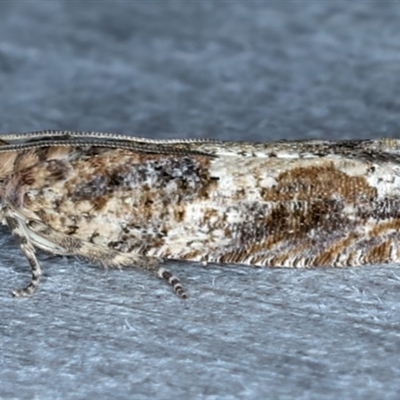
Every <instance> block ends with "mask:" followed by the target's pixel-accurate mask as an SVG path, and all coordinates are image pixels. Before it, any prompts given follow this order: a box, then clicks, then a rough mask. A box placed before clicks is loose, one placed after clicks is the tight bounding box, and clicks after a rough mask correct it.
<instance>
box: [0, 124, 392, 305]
mask: <svg viewBox="0 0 400 400" xmlns="http://www.w3.org/2000/svg"><path fill="white" fill-rule="evenodd" d="M0 196H1V201H2V202H1V211H0V213H1V215H0V217H1V219H2V222H3V223H4V224H6V225H8V227H9V228H10V230H11V232H12V233H13V234H14V235H15V236H17V237H18V238H19V239H20V242H21V249H22V251H23V253H24V254H25V256H26V257H27V259H28V261H29V263H30V266H31V270H32V279H31V282H30V283H29V285H28V286H26V287H25V288H24V289H22V290H17V291H14V292H13V294H14V295H15V296H26V295H29V294H31V293H32V292H33V291H34V290H35V288H36V287H37V285H38V283H39V279H40V275H41V270H40V265H39V263H38V261H37V259H36V256H35V248H40V249H43V250H45V251H48V252H51V253H53V254H60V255H77V256H82V257H85V258H87V259H90V260H94V261H97V262H99V263H101V264H103V265H105V266H119V267H122V266H136V267H138V268H142V269H144V270H147V271H150V272H153V273H155V274H156V275H158V276H159V277H161V278H163V279H165V280H167V281H168V282H169V284H170V285H172V287H173V289H174V291H175V292H176V294H177V295H178V296H180V297H182V298H186V297H187V295H186V292H185V291H184V289H183V288H182V285H181V284H180V281H179V279H178V278H177V277H175V276H174V275H172V274H171V273H170V272H169V271H167V270H166V269H165V268H163V267H161V266H160V263H161V261H162V260H165V259H178V260H190V261H201V262H216V263H230V264H235V263H239V264H249V265H256V266H278V267H317V266H347V265H362V264H371V263H389V262H399V261H400V245H399V243H400V233H399V232H400V229H399V228H400V140H397V139H377V140H363V141H361V140H357V141H322V140H308V141H292V142H287V141H280V142H272V143H248V142H222V141H212V140H151V139H143V138H135V137H130V136H122V135H113V134H103V133H95V132H90V133H79V132H68V131H43V132H34V133H29V134H10V135H3V136H1V137H0Z"/></svg>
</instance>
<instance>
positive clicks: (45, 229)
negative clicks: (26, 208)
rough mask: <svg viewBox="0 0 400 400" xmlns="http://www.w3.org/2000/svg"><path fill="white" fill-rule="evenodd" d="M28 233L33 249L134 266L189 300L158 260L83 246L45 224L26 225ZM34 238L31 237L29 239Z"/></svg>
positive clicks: (38, 222) (87, 244)
mask: <svg viewBox="0 0 400 400" xmlns="http://www.w3.org/2000/svg"><path fill="white" fill-rule="evenodd" d="M28 229H29V230H30V231H32V232H35V233H36V234H38V235H39V236H36V237H35V239H34V242H35V245H36V246H37V247H40V248H42V249H43V250H47V251H51V252H53V253H55V254H57V253H58V254H61V253H60V252H59V251H57V250H55V248H54V250H52V249H51V247H49V246H48V245H47V244H46V243H45V241H46V242H47V243H49V242H51V243H52V244H53V245H56V246H58V247H59V248H62V249H63V251H62V254H65V255H67V254H68V255H75V256H80V257H83V258H86V259H89V260H93V261H96V262H100V263H101V264H103V265H105V266H109V267H123V266H135V267H137V268H139V269H142V270H145V271H148V272H151V273H153V274H155V275H156V276H158V277H159V278H161V279H164V280H166V281H167V282H168V283H169V284H170V285H171V286H172V289H173V290H174V292H175V294H176V295H177V296H179V297H181V298H182V299H186V298H187V297H188V296H187V294H186V292H185V290H184V289H183V287H182V285H181V283H180V280H179V278H178V277H176V276H175V275H173V274H172V273H171V272H169V271H168V270H167V269H165V268H163V267H160V262H161V260H160V259H159V258H157V257H147V256H143V255H140V254H132V253H123V252H120V251H117V250H113V249H109V248H104V247H102V246H98V245H96V244H94V243H90V242H86V241H84V240H81V239H79V238H76V237H74V236H73V235H67V234H65V233H61V232H57V231H54V230H52V229H51V228H50V227H49V226H47V225H46V224H43V223H42V222H40V221H29V222H28ZM32 238H33V236H32Z"/></svg>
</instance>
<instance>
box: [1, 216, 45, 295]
mask: <svg viewBox="0 0 400 400" xmlns="http://www.w3.org/2000/svg"><path fill="white" fill-rule="evenodd" d="M6 221H7V225H8V226H9V228H10V230H11V233H12V234H13V235H14V236H16V237H17V238H18V239H19V242H20V247H21V250H22V252H23V253H24V255H25V257H26V258H27V259H28V261H29V265H30V266H31V273H32V278H31V281H30V282H29V284H28V285H27V286H25V287H24V288H23V289H18V290H13V291H12V292H11V293H12V295H13V296H15V297H25V296H29V295H31V294H32V293H33V292H34V291H35V289H36V288H37V287H38V285H39V282H40V276H41V275H42V270H41V268H40V264H39V262H38V260H37V258H36V255H35V248H34V246H33V244H32V243H31V242H30V240H29V239H28V238H27V236H26V235H24V231H23V229H22V227H21V225H20V223H19V222H18V221H17V220H16V219H14V218H12V217H7V218H6Z"/></svg>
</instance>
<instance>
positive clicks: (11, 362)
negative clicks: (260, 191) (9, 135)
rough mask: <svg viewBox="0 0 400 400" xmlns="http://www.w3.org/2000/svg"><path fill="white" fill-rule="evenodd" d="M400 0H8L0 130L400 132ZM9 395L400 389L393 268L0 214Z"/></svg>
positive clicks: (2, 338) (312, 395)
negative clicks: (92, 238)
mask: <svg viewBox="0 0 400 400" xmlns="http://www.w3.org/2000/svg"><path fill="white" fill-rule="evenodd" d="M399 21H400V6H399V4H398V3H396V2H382V1H368V2H366V1H363V2H358V3H353V2H351V3H350V2H337V1H326V2H313V1H301V2H296V3H292V2H239V1H231V2H229V1H226V2H225V1H224V2H209V1H203V2H199V1H193V2H192V1H190V2H169V1H162V2H157V1H150V2H149V1H148V2H139V1H131V2H128V1H127V2H119V1H112V2H111V1H110V2H108V1H88V2H75V1H64V2H63V1H56V0H53V1H29V2H26V1H23V2H22V1H21V2H19V1H14V2H4V1H2V2H0V89H1V96H0V109H1V118H0V131H1V132H12V131H13V132H21V131H31V130H40V129H45V128H55V129H76V130H99V131H115V132H121V133H128V134H135V135H141V136H148V137H157V138H162V137H164V138H170V137H181V138H183V137H215V138H220V139H254V140H272V139H281V138H306V137H322V138H330V139H338V138H350V137H354V138H366V137H374V136H397V137H400V118H399V110H400V98H399V91H400V23H399ZM0 248H1V257H0V274H1V275H0V276H1V280H0V304H1V305H0V345H1V351H0V398H1V399H14V398H15V399H33V398H35V399H41V400H43V399H44V400H46V399H88V398H97V399H109V398H115V399H133V398H134V399H147V398H152V399H189V398H191V399H236V398H240V399H261V398H274V399H277V398H279V399H292V398H297V399H337V398H340V399H397V398H399V395H400V332H399V329H400V316H399V315H400V313H399V310H400V304H399V303H400V267H399V266H396V265H393V266H369V267H365V268H358V269H329V268H328V269H320V270H307V271H300V270H282V269H252V268H245V267H240V268H238V267H233V266H231V267H229V266H228V267H222V266H213V265H210V266H208V267H204V266H199V265H196V264H188V263H179V264H178V263H174V264H172V263H170V264H169V265H168V266H169V268H170V269H171V270H173V271H174V272H176V273H177V274H178V275H179V276H180V277H181V279H182V280H183V282H184V283H185V286H186V287H187V290H188V292H189V294H190V299H189V300H188V301H186V302H184V301H181V300H179V299H178V298H176V297H175V296H173V295H172V293H171V292H170V289H169V287H168V286H167V285H164V284H163V283H162V282H161V281H159V280H157V279H155V278H153V277H152V276H148V275H146V274H145V273H142V272H139V271H136V270H134V269H129V270H125V271H119V270H110V271H107V272H106V271H104V270H102V269H100V268H98V267H95V266H88V265H87V264H85V263H83V262H80V261H77V260H74V259H65V258H59V257H52V256H49V255H47V254H41V256H40V259H41V261H42V266H43V269H44V272H45V276H44V279H43V282H42V285H41V286H40V289H39V291H38V292H37V293H36V294H35V295H34V296H33V297H32V298H29V299H13V298H11V297H10V290H11V289H12V288H18V287H21V286H23V284H24V283H26V282H27V280H28V279H29V272H28V267H27V263H26V261H25V259H24V258H23V256H22V254H21V253H20V252H19V250H18V247H17V246H16V244H15V243H14V240H13V239H12V238H11V237H10V235H9V234H8V232H7V230H6V229H4V228H3V229H1V230H0Z"/></svg>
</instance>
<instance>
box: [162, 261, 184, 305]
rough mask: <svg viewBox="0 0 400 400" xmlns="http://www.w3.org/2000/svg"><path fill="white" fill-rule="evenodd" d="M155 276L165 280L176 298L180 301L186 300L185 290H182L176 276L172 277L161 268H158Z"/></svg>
mask: <svg viewBox="0 0 400 400" xmlns="http://www.w3.org/2000/svg"><path fill="white" fill-rule="evenodd" d="M157 275H158V277H159V278H161V279H165V280H166V281H167V282H168V283H169V284H170V285H171V286H172V289H173V291H174V292H175V294H176V295H177V296H179V297H180V298H182V299H187V298H188V295H187V293H186V292H185V289H183V287H182V284H181V281H180V280H179V278H178V277H177V276H175V275H172V274H171V272H169V271H168V270H167V269H165V268H162V267H159V268H158V271H157Z"/></svg>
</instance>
